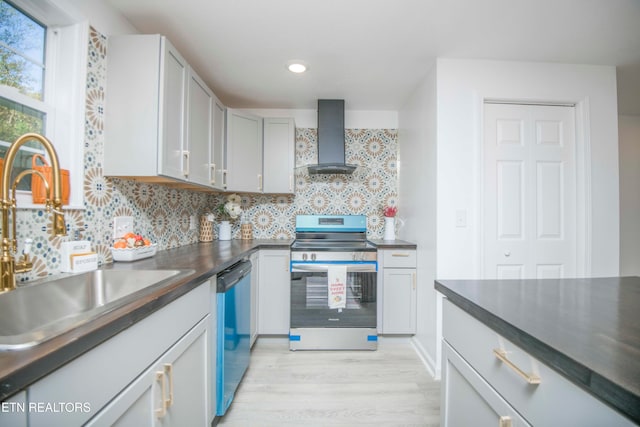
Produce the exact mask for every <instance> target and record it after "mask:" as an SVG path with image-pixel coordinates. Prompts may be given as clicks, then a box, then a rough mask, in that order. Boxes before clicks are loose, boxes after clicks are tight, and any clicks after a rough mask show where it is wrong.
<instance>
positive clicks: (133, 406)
mask: <svg viewBox="0 0 640 427" xmlns="http://www.w3.org/2000/svg"><path fill="white" fill-rule="evenodd" d="M208 316H209V281H206V282H205V283H203V284H202V285H200V286H198V287H197V288H195V289H193V290H191V291H190V292H188V293H187V294H185V295H183V296H181V297H179V298H178V299H176V300H175V301H173V302H171V303H169V304H168V305H166V306H165V307H163V308H161V309H160V310H158V311H156V312H155V313H153V314H151V315H149V316H148V317H146V318H144V319H142V320H140V321H139V322H137V323H135V324H134V325H132V326H131V327H129V328H127V329H125V330H123V331H122V332H120V333H119V334H117V335H115V336H113V337H112V338H110V339H109V340H107V341H105V342H104V343H102V344H100V345H99V346H97V347H95V348H93V349H92V350H90V351H88V352H87V353H85V354H84V355H82V356H80V357H78V358H76V359H74V360H73V361H71V362H69V363H68V364H66V365H64V366H63V367H61V368H60V369H58V370H56V371H54V372H52V373H51V374H49V375H47V376H46V377H44V378H43V379H41V380H39V381H38V382H36V383H35V384H33V385H32V386H30V387H29V389H28V390H27V396H28V403H32V404H37V403H38V402H44V403H47V402H65V403H70V404H73V405H78V406H77V408H75V409H74V410H72V411H58V412H51V411H30V412H29V414H28V416H29V426H31V427H38V426H46V427H53V426H64V427H69V426H79V425H84V424H85V423H87V422H89V424H90V425H112V424H115V425H135V426H145V425H147V426H159V425H185V426H186V425H193V426H200V425H202V426H204V425H207V419H208V413H207V408H208V400H209V398H210V394H209V390H210V389H209V387H208V386H209V382H208V378H209V354H210V353H209V351H210V348H209V346H208V338H207V336H208V334H209V330H210V322H209V317H208Z"/></svg>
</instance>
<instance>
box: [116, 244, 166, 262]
mask: <svg viewBox="0 0 640 427" xmlns="http://www.w3.org/2000/svg"><path fill="white" fill-rule="evenodd" d="M156 249H157V246H156V244H155V243H152V244H151V245H149V246H140V247H138V248H111V255H112V256H113V260H114V261H137V260H139V259H144V258H149V257H152V256H154V255H155V254H156Z"/></svg>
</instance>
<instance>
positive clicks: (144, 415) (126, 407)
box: [87, 316, 209, 427]
mask: <svg viewBox="0 0 640 427" xmlns="http://www.w3.org/2000/svg"><path fill="white" fill-rule="evenodd" d="M208 331H209V317H208V316H207V317H205V318H204V319H202V320H201V321H200V322H199V323H198V324H197V325H196V326H194V327H193V329H191V330H190V331H189V332H188V333H187V334H186V335H185V336H184V337H182V338H181V339H180V340H179V341H178V342H177V343H176V344H175V345H174V346H173V347H171V348H170V349H169V350H168V351H167V352H166V353H165V354H164V355H163V356H162V357H161V358H160V359H159V360H158V361H157V362H156V363H155V364H154V365H153V366H152V367H151V368H149V369H148V370H147V371H145V372H144V373H143V374H142V375H140V376H139V377H138V378H137V379H136V380H135V381H134V382H133V383H131V385H129V386H128V387H127V388H126V389H124V390H123V391H122V392H121V393H120V394H119V395H117V396H116V397H115V399H113V401H112V402H111V403H110V404H109V405H107V406H106V407H105V408H104V409H103V410H102V411H100V413H98V414H97V415H96V416H95V417H94V418H92V419H91V420H90V421H89V423H87V426H92V427H98V426H171V425H174V426H178V425H180V426H183V425H184V426H191V425H193V426H200V425H201V426H204V425H207V419H208V417H207V400H208V398H209V394H208V390H207V385H208V382H207V376H208V372H209V369H208V352H207V334H208Z"/></svg>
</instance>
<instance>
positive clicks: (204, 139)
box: [183, 70, 214, 186]
mask: <svg viewBox="0 0 640 427" xmlns="http://www.w3.org/2000/svg"><path fill="white" fill-rule="evenodd" d="M213 102H214V101H213V92H211V90H210V89H209V88H208V87H207V85H206V84H205V83H204V82H203V81H202V79H200V77H198V75H197V74H196V73H195V72H194V71H193V70H189V101H188V106H189V109H188V111H187V117H188V119H187V120H188V126H187V149H186V150H185V151H184V153H183V155H184V156H185V157H186V159H187V162H186V165H187V167H186V168H185V169H184V170H183V173H184V177H185V178H187V179H188V180H189V181H191V182H194V183H196V184H202V185H206V186H209V185H210V184H211V178H210V173H211V162H210V158H211V155H210V150H211V149H212V143H213Z"/></svg>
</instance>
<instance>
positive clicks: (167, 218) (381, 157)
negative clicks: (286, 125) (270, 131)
mask: <svg viewBox="0 0 640 427" xmlns="http://www.w3.org/2000/svg"><path fill="white" fill-rule="evenodd" d="M106 41H107V40H106V37H104V36H103V35H101V34H100V33H98V32H97V31H96V30H94V29H93V28H91V30H90V37H89V63H88V74H87V99H86V120H85V141H84V144H85V145H84V152H85V153H84V160H85V162H84V173H85V178H84V189H83V190H84V205H85V209H84V210H69V211H66V212H65V219H66V222H67V229H68V230H69V236H73V235H74V232H75V231H76V230H80V237H81V238H82V239H87V240H90V241H91V242H92V244H93V248H94V250H96V251H97V252H98V255H99V263H100V264H105V263H110V262H112V258H111V252H110V250H109V247H110V245H111V243H112V221H113V217H115V216H122V215H128V216H133V217H134V218H135V220H134V228H135V231H136V232H137V233H140V234H143V235H144V236H146V237H149V238H150V239H151V240H152V241H154V242H156V243H158V247H159V249H160V250H162V249H169V248H174V247H178V246H183V245H188V244H192V243H196V242H198V238H199V230H198V227H196V229H195V230H191V229H190V219H191V217H192V216H193V215H195V216H196V218H197V219H199V217H200V216H201V215H203V214H206V213H208V212H213V211H214V209H215V207H216V206H217V205H218V204H220V203H221V202H223V200H224V199H225V197H226V195H225V194H213V193H211V194H208V193H203V192H195V191H189V190H183V189H175V188H170V187H165V186H161V185H157V184H144V183H139V182H134V181H127V180H120V179H114V178H108V177H104V176H103V175H102V161H103V157H104V156H103V147H104V144H106V143H108V142H107V141H105V138H104V99H105V90H108V88H107V87H106V86H107V82H106V58H107V43H106ZM345 136H346V144H345V145H346V160H347V163H353V164H357V165H359V167H358V169H356V172H354V174H353V175H309V174H308V173H307V172H306V169H305V168H303V167H298V168H296V174H295V178H296V179H295V181H296V191H295V195H273V194H241V197H242V208H243V211H244V219H245V220H246V221H250V222H251V223H252V224H253V236H254V238H256V239H290V238H293V236H294V222H295V215H297V214H364V215H367V218H368V234H369V238H382V235H383V219H382V208H383V207H384V206H385V205H396V204H397V197H398V196H397V194H398V193H397V182H398V180H397V131H396V130H395V129H348V130H346V132H345ZM316 141H317V132H316V130H315V129H309V128H302V129H297V130H296V166H304V165H307V164H310V163H314V162H315V161H316V158H317V142H316ZM50 222H51V221H50V218H49V215H48V214H47V213H45V211H44V210H26V209H19V210H18V215H17V230H18V233H17V237H18V241H19V249H21V244H22V242H24V239H25V238H26V237H31V238H33V240H34V245H33V250H32V255H33V260H34V262H33V265H34V268H33V270H32V271H30V272H28V273H25V274H19V275H18V277H19V280H20V281H28V280H33V279H37V278H40V277H43V276H46V275H48V274H56V273H58V272H59V271H60V252H59V248H60V243H61V242H62V241H65V240H69V239H70V237H52V236H51V225H50ZM196 223H197V224H199V221H196ZM239 229H240V221H239V220H238V221H235V223H234V224H233V230H232V233H233V234H232V236H233V237H234V238H239V237H240V233H239Z"/></svg>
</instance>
